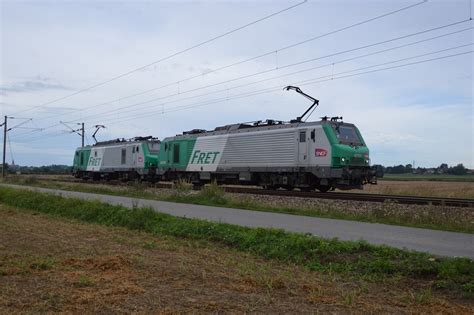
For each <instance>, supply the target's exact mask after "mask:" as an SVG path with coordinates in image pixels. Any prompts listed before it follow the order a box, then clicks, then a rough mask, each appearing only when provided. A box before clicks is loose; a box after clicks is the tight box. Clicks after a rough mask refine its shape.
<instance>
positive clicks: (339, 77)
mask: <svg viewBox="0 0 474 315" xmlns="http://www.w3.org/2000/svg"><path fill="white" fill-rule="evenodd" d="M468 45H472V44H468ZM462 46H466V45H462ZM453 49H454V48H453ZM446 50H449V49H444V50H442V51H446ZM473 52H474V51H472V50H470V51H465V52H461V53H457V54H452V55H446V56H441V57H436V58H431V59H425V60H420V61H415V62H411V63H406V64H401V65H396V66H391V67H385V68H380V69H375V70H370V71H365V72H360V73H353V74H349V75H342V76H337V75H340V74H344V73H348V72H354V71H356V70H360V69H367V68H369V67H364V68H360V69H355V70H350V71H345V72H340V73H338V74H335V75H336V76H335V77H334V76H333V75H329V76H325V77H330V78H328V79H324V80H317V79H309V80H304V81H300V82H295V83H293V84H299V85H312V84H317V83H322V82H327V81H333V80H339V79H344V78H348V77H354V76H359V75H364V74H370V73H375V72H381V71H386V70H392V69H396V68H402V67H407V66H412V65H417V64H422V63H427V62H432V61H436V60H442V59H447V58H452V57H456V56H461V55H466V54H470V53H473ZM433 53H436V52H432V54H433ZM425 55H426V54H425ZM413 58H415V57H413ZM406 59H407V58H404V59H400V60H406ZM400 60H395V61H392V62H391V63H394V62H399V61H400ZM384 64H387V63H384ZM380 65H382V64H378V65H373V66H370V67H377V66H380ZM281 88H282V87H281V86H278V87H272V88H267V89H262V90H258V91H254V92H251V93H246V94H241V95H236V96H234V97H226V98H223V99H218V100H213V101H210V102H205V103H199V104H189V105H183V106H180V107H176V108H173V109H171V110H167V111H156V112H150V113H147V114H146V116H150V115H156V114H165V113H170V112H176V111H181V110H186V109H191V108H196V107H202V106H206V105H212V104H216V103H221V102H223V101H227V100H231V99H232V100H234V99H241V98H246V97H251V96H256V95H261V94H266V93H271V92H277V91H281ZM140 116H143V115H140ZM140 116H137V117H129V118H127V119H125V120H121V121H117V122H112V123H108V124H109V125H112V124H117V123H123V122H125V121H129V120H134V119H136V118H140ZM60 135H61V134H51V137H56V136H60ZM43 138H44V137H40V138H36V139H32V140H29V141H23V142H33V141H36V140H39V139H43Z"/></svg>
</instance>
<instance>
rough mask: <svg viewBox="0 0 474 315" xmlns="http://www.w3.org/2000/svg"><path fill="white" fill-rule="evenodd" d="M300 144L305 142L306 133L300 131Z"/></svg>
mask: <svg viewBox="0 0 474 315" xmlns="http://www.w3.org/2000/svg"><path fill="white" fill-rule="evenodd" d="M300 142H306V131H300Z"/></svg>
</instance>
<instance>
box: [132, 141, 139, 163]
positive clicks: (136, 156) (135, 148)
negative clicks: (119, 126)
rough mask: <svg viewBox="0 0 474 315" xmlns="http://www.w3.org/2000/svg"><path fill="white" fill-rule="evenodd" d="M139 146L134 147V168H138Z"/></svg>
mask: <svg viewBox="0 0 474 315" xmlns="http://www.w3.org/2000/svg"><path fill="white" fill-rule="evenodd" d="M137 159H138V146H133V147H132V167H133V168H137Z"/></svg>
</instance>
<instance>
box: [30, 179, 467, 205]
mask: <svg viewBox="0 0 474 315" xmlns="http://www.w3.org/2000/svg"><path fill="white" fill-rule="evenodd" d="M39 179H40V180H46V181H56V182H68V183H85V184H107V185H129V186H131V185H134V183H133V182H126V183H124V182H120V181H109V182H105V183H104V182H94V181H84V180H77V179H55V178H39ZM142 184H143V183H142ZM150 185H153V186H154V187H156V188H172V186H173V184H172V183H169V182H163V183H157V184H150ZM222 187H223V189H224V190H225V191H226V192H229V193H239V194H254V195H270V196H283V197H301V198H319V199H333V200H353V201H370V202H387V201H392V202H396V203H400V204H415V205H433V206H450V207H474V199H460V198H444V197H419V196H402V195H382V194H367V193H345V192H326V193H322V192H316V191H311V192H303V191H295V190H264V189H261V188H249V187H229V186H222Z"/></svg>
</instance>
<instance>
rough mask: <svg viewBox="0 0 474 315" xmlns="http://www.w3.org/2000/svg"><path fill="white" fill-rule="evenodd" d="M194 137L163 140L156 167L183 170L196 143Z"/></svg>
mask: <svg viewBox="0 0 474 315" xmlns="http://www.w3.org/2000/svg"><path fill="white" fill-rule="evenodd" d="M196 138H197V137H194V138H184V139H179V138H171V139H169V140H166V139H165V140H163V142H161V149H160V154H159V156H158V160H159V161H160V162H159V165H158V167H159V168H161V169H176V170H181V171H185V170H186V167H187V166H188V163H189V160H190V158H191V154H192V152H193V149H194V145H195V144H196Z"/></svg>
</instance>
